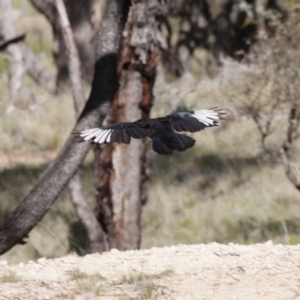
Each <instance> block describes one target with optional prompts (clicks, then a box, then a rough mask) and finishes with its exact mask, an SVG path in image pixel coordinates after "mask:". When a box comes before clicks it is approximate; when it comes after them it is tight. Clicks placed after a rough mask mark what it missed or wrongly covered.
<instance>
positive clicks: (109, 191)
mask: <svg viewBox="0 0 300 300" xmlns="http://www.w3.org/2000/svg"><path fill="white" fill-rule="evenodd" d="M165 11H166V8H165V6H164V5H163V4H161V3H160V2H159V1H157V0H148V1H143V2H142V1H134V3H133V6H132V8H131V11H130V14H129V18H128V24H127V27H126V30H125V32H126V35H124V36H125V38H124V40H123V48H122V55H121V57H122V61H121V64H120V78H121V79H120V84H121V86H120V92H119V93H118V96H117V97H116V98H115V100H114V103H113V107H112V110H111V113H110V116H109V119H108V121H109V122H110V123H115V122H128V121H134V120H137V119H140V118H142V117H143V118H148V117H149V113H150V108H151V105H152V100H153V96H152V89H153V83H154V79H155V67H156V62H157V58H158V55H159V50H158V46H159V42H158V35H159V33H158V25H159V24H158V21H157V20H159V19H160V17H161V16H162V15H164V14H165ZM145 167H146V146H145V143H144V141H142V140H135V139H133V140H132V141H131V143H130V144H129V145H122V144H114V145H110V144H108V145H104V146H103V147H102V148H101V150H96V174H97V178H98V182H97V192H98V194H97V203H98V214H97V217H98V220H99V222H100V223H101V224H102V226H103V229H104V231H105V232H106V234H107V240H108V244H109V247H110V248H118V249H120V250H127V249H138V248H139V247H140V242H141V225H140V216H141V206H142V204H143V203H144V202H145V200H144V199H142V193H141V187H142V183H143V182H144V181H145V180H146V175H145V174H146V172H145Z"/></svg>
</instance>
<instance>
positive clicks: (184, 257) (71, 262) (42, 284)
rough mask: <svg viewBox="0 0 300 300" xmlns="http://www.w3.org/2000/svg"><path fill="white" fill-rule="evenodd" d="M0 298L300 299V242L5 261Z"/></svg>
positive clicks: (1, 263)
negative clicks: (23, 262)
mask: <svg viewBox="0 0 300 300" xmlns="http://www.w3.org/2000/svg"><path fill="white" fill-rule="evenodd" d="M0 282H1V290H0V299H116V300H117V299H118V300H119V299H120V300H125V299H197V300H198V299H203V300H204V299H209V300H210V299H226V300H228V299H243V300H244V299H264V300H266V299H270V300H271V299H272V300H274V299H285V300H286V299H300V246H299V245H297V246H283V245H273V244H272V243H271V242H267V243H265V244H256V245H250V246H241V245H234V244H229V245H220V244H217V243H213V244H208V245H191V246H187V245H179V246H172V247H165V248H152V249H147V250H140V251H126V252H120V251H118V250H112V251H111V252H107V253H104V254H101V255H99V254H94V255H87V256H85V257H78V256H76V255H69V256H66V257H62V258H58V259H43V258H42V259H39V260H38V261H37V262H29V263H27V264H22V263H21V264H19V265H9V264H7V262H6V261H1V260H0Z"/></svg>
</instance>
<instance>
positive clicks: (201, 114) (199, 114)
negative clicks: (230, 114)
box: [191, 109, 220, 126]
mask: <svg viewBox="0 0 300 300" xmlns="http://www.w3.org/2000/svg"><path fill="white" fill-rule="evenodd" d="M191 117H194V118H196V119H197V120H198V121H200V122H201V123H203V124H204V125H206V126H213V125H214V124H216V120H219V119H220V117H219V114H218V112H217V111H214V110H210V109H203V110H196V111H194V113H193V114H191Z"/></svg>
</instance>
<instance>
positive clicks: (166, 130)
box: [74, 108, 226, 155]
mask: <svg viewBox="0 0 300 300" xmlns="http://www.w3.org/2000/svg"><path fill="white" fill-rule="evenodd" d="M225 115H226V111H225V110H224V109H217V108H212V109H204V110H196V111H178V112H174V113H172V114H169V115H167V116H165V117H162V118H155V119H140V120H137V121H134V122H128V123H117V124H111V125H107V126H103V127H102V128H92V129H87V130H83V131H76V132H74V134H75V136H76V137H78V138H79V140H80V142H84V141H88V142H91V143H93V144H105V143H112V142H118V143H123V144H129V143H130V140H131V138H134V139H142V138H145V137H149V138H151V139H153V150H154V151H155V152H157V153H158V154H163V155H168V154H172V153H173V150H178V151H185V150H186V149H188V148H190V147H193V146H194V144H195V140H194V139H193V138H191V137H189V136H186V135H183V134H179V133H177V132H196V131H200V130H203V129H205V128H206V127H213V126H218V125H219V120H220V119H225Z"/></svg>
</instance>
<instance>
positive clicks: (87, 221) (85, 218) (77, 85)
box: [55, 0, 104, 253]
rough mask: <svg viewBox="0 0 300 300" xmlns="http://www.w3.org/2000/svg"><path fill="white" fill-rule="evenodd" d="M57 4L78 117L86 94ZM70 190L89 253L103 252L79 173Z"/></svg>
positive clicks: (70, 36)
mask: <svg viewBox="0 0 300 300" xmlns="http://www.w3.org/2000/svg"><path fill="white" fill-rule="evenodd" d="M55 4H56V7H57V10H58V14H59V16H60V26H61V29H62V32H63V36H64V39H65V43H66V47H67V50H68V58H69V61H68V67H69V76H70V83H71V88H72V95H73V100H74V105H75V110H76V114H77V116H78V115H79V114H80V112H81V110H82V107H83V105H84V93H83V87H82V82H81V74H80V61H79V57H78V52H77V48H76V45H75V41H74V37H73V33H72V30H71V27H70V23H69V19H68V15H67V11H66V9H65V5H64V2H63V1H62V0H55ZM68 189H69V191H70V196H71V201H72V204H73V206H74V208H75V210H76V212H77V214H78V216H79V219H80V220H81V222H82V224H83V226H84V227H85V229H86V232H87V234H88V237H89V243H90V245H89V252H92V253H93V252H102V251H103V250H104V249H103V245H104V243H103V231H102V228H101V226H100V224H99V223H98V221H97V219H96V216H95V214H94V213H93V210H92V209H91V207H90V206H89V204H88V203H87V201H86V199H85V197H84V195H83V189H82V180H81V177H80V173H79V171H78V172H77V173H76V174H75V175H74V176H73V178H72V179H71V180H70V182H69V184H68Z"/></svg>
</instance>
